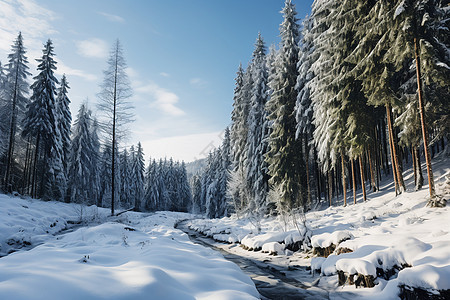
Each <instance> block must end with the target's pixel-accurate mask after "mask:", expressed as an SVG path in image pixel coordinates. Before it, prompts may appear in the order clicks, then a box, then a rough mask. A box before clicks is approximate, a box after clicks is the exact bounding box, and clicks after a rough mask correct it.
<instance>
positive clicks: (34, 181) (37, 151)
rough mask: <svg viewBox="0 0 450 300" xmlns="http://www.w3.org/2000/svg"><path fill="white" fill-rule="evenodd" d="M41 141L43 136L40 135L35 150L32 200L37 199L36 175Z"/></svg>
mask: <svg viewBox="0 0 450 300" xmlns="http://www.w3.org/2000/svg"><path fill="white" fill-rule="evenodd" d="M40 139H41V134H40V133H38V135H37V137H36V146H35V150H34V161H33V178H32V181H31V197H32V198H37V197H36V196H37V194H36V193H37V192H36V189H37V178H36V175H37V174H36V173H37V161H38V158H39V142H40Z"/></svg>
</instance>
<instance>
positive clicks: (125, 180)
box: [120, 148, 132, 207]
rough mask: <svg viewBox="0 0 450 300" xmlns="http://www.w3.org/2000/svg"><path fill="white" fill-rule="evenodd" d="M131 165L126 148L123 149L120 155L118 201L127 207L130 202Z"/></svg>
mask: <svg viewBox="0 0 450 300" xmlns="http://www.w3.org/2000/svg"><path fill="white" fill-rule="evenodd" d="M131 165H132V162H130V157H129V154H128V151H127V149H126V148H125V149H123V151H122V153H121V155H120V202H121V203H122V205H124V204H125V206H124V207H128V206H129V205H130V204H131V202H132V199H131V198H132V196H131V189H132V186H131V180H132V178H131Z"/></svg>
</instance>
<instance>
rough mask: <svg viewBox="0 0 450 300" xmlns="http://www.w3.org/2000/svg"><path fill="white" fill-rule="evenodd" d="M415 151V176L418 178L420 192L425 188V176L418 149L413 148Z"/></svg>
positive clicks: (417, 186) (417, 183) (417, 188)
mask: <svg viewBox="0 0 450 300" xmlns="http://www.w3.org/2000/svg"><path fill="white" fill-rule="evenodd" d="M413 149H414V160H415V161H416V170H415V175H414V177H416V181H415V183H416V190H420V189H421V188H422V186H423V175H422V166H421V163H420V153H419V149H418V147H413Z"/></svg>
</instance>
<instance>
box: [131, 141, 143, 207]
mask: <svg viewBox="0 0 450 300" xmlns="http://www.w3.org/2000/svg"><path fill="white" fill-rule="evenodd" d="M131 173H132V175H131V178H132V180H131V182H132V186H133V190H134V203H133V204H134V210H135V211H141V209H142V207H141V206H142V203H141V202H142V199H143V198H144V173H145V165H144V152H143V149H142V146H141V142H139V143H138V145H137V149H136V151H135V153H134V155H133V161H132V168H131Z"/></svg>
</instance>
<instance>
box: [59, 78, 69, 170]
mask: <svg viewBox="0 0 450 300" xmlns="http://www.w3.org/2000/svg"><path fill="white" fill-rule="evenodd" d="M59 86H60V87H59V89H58V91H57V95H56V106H57V111H58V128H59V132H60V133H61V142H62V153H63V156H62V161H63V165H64V172H67V163H68V161H67V158H68V155H69V152H70V134H71V126H72V114H71V112H70V107H69V105H70V100H69V97H68V95H67V94H68V89H69V88H70V87H69V83H68V82H67V78H66V75H63V77H62V78H61V82H60V85H59Z"/></svg>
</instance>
